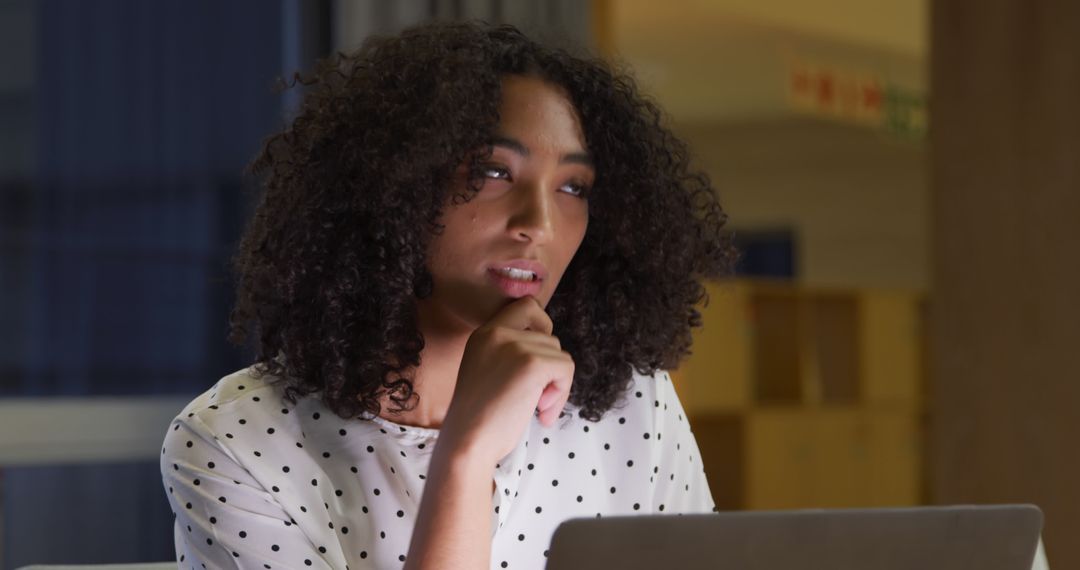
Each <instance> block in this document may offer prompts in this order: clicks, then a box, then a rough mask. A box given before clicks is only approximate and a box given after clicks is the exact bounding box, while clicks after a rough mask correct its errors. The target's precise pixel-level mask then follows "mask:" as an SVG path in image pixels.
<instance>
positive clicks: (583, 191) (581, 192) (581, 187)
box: [563, 182, 589, 198]
mask: <svg viewBox="0 0 1080 570" xmlns="http://www.w3.org/2000/svg"><path fill="white" fill-rule="evenodd" d="M563 188H570V189H571V195H573V196H577V197H578V198H584V197H586V196H587V195H588V194H589V187H588V186H587V185H585V184H580V183H578V182H571V183H569V184H567V185H566V186H563Z"/></svg>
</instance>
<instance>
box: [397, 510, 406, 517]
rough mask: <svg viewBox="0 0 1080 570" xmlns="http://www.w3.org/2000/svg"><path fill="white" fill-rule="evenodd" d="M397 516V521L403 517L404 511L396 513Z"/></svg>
mask: <svg viewBox="0 0 1080 570" xmlns="http://www.w3.org/2000/svg"><path fill="white" fill-rule="evenodd" d="M397 516H398V518H399V519H400V518H401V517H403V516H405V511H401V510H399V511H398V512H397Z"/></svg>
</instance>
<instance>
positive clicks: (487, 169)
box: [480, 166, 510, 179]
mask: <svg viewBox="0 0 1080 570" xmlns="http://www.w3.org/2000/svg"><path fill="white" fill-rule="evenodd" d="M480 172H481V173H483V174H484V176H488V177H491V178H503V179H508V178H510V171H508V170H507V169H505V168H502V167H499V166H484V167H481V168H480ZM493 173H494V176H492V174H493Z"/></svg>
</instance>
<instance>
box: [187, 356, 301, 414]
mask: <svg viewBox="0 0 1080 570" xmlns="http://www.w3.org/2000/svg"><path fill="white" fill-rule="evenodd" d="M278 384H279V379H278V378H277V377H275V376H272V375H269V374H262V373H260V372H259V371H258V370H257V369H256V368H255V367H254V366H249V367H247V368H242V369H240V370H237V371H235V372H233V373H231V374H228V375H227V376H224V377H222V378H221V379H219V380H218V381H216V382H214V384H213V385H211V386H210V387H209V388H207V389H206V390H205V391H203V392H202V393H201V394H199V395H198V396H195V398H194V399H192V400H191V401H190V402H188V404H187V405H186V406H184V409H183V410H181V411H180V413H179V414H178V415H177V418H178V419H185V418H193V417H200V416H205V415H207V414H208V413H211V412H212V413H213V414H214V415H220V414H221V413H222V412H223V411H226V412H228V411H240V410H242V409H243V408H254V407H261V405H265V404H266V403H267V402H268V401H273V400H276V399H279V398H280V393H279V391H278ZM260 404H261V405H260Z"/></svg>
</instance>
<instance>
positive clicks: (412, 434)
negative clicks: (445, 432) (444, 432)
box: [367, 415, 439, 440]
mask: <svg viewBox="0 0 1080 570" xmlns="http://www.w3.org/2000/svg"><path fill="white" fill-rule="evenodd" d="M367 419H369V420H371V421H373V422H375V423H376V424H378V425H380V426H382V427H383V428H384V429H385V430H386V432H387V434H388V435H389V434H393V435H396V436H400V437H409V438H414V439H425V440H427V439H437V438H438V437H439V430H438V429H436V428H425V427H418V426H407V425H402V424H399V423H395V422H392V421H390V420H388V419H386V418H384V417H382V416H377V415H371V416H370V417H368V418H367Z"/></svg>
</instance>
